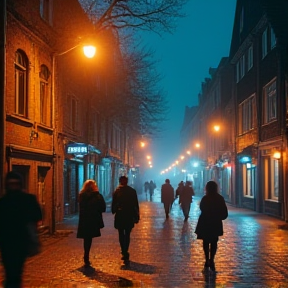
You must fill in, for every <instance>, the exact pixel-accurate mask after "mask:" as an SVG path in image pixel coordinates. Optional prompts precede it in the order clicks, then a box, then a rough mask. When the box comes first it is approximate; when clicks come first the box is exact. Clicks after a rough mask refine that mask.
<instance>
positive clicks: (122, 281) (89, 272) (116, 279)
mask: <svg viewBox="0 0 288 288" xmlns="http://www.w3.org/2000/svg"><path fill="white" fill-rule="evenodd" d="M76 270H77V271H79V272H81V273H82V274H83V275H85V276H86V277H88V278H89V279H91V280H96V281H98V282H100V283H102V284H105V287H108V288H109V287H110V288H112V287H133V286H134V287H137V284H136V283H135V282H134V283H133V281H131V280H129V279H126V278H123V277H120V276H117V275H112V274H109V273H105V272H102V271H98V270H96V269H95V268H94V267H92V266H82V267H79V268H78V269H76ZM134 284H135V285H134Z"/></svg>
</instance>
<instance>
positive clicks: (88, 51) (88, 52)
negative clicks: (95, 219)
mask: <svg viewBox="0 0 288 288" xmlns="http://www.w3.org/2000/svg"><path fill="white" fill-rule="evenodd" d="M82 44H83V43H79V44H77V45H76V46H73V47H72V48H70V49H68V50H66V51H63V52H60V53H53V54H52V77H51V78H52V80H51V81H52V83H51V94H52V95H51V96H52V109H51V110H52V116H51V117H52V128H53V132H52V138H53V140H52V141H53V152H54V154H55V155H56V157H55V158H54V159H55V160H54V161H53V178H54V179H55V181H54V184H53V187H52V199H53V203H52V206H53V209H52V231H53V232H54V231H55V224H56V223H55V209H54V207H55V202H54V201H55V199H56V197H55V195H56V191H57V190H58V187H57V186H58V183H59V181H58V180H57V179H58V174H57V172H56V171H58V168H57V167H58V163H59V162H58V161H57V159H58V157H57V155H58V149H57V147H58V143H57V134H56V133H57V127H56V122H57V119H56V112H55V111H56V101H57V99H56V85H55V83H56V72H55V70H56V57H59V56H62V55H65V54H67V53H69V52H70V51H72V50H74V49H76V48H78V47H80V46H81V45H82ZM83 52H84V55H85V56H86V57H88V58H92V57H94V55H95V53H96V47H94V46H92V45H88V46H87V45H86V46H84V47H83Z"/></svg>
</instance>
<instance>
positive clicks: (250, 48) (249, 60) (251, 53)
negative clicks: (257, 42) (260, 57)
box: [247, 46, 253, 71]
mask: <svg viewBox="0 0 288 288" xmlns="http://www.w3.org/2000/svg"><path fill="white" fill-rule="evenodd" d="M252 67H253V46H250V47H249V49H248V67H247V69H248V71H249V70H250V69H251V68H252Z"/></svg>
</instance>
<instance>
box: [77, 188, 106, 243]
mask: <svg viewBox="0 0 288 288" xmlns="http://www.w3.org/2000/svg"><path fill="white" fill-rule="evenodd" d="M105 211H106V203H105V201H104V198H103V196H102V195H101V194H100V193H99V192H98V191H94V192H91V191H87V192H83V193H80V195H79V222H78V230H77V238H94V237H99V236H101V233H100V229H101V228H103V227H104V222H103V218H102V213H103V212H105Z"/></svg>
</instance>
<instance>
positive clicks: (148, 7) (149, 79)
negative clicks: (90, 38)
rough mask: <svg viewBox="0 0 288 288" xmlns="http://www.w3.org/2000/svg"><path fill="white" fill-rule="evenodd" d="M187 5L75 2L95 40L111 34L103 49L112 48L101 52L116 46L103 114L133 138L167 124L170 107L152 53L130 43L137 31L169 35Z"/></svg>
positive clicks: (181, 1) (166, 0)
mask: <svg viewBox="0 0 288 288" xmlns="http://www.w3.org/2000/svg"><path fill="white" fill-rule="evenodd" d="M188 1H189V0H79V2H80V3H81V5H82V7H83V9H84V11H85V12H86V13H87V14H88V16H89V18H90V19H91V21H92V23H93V24H94V27H95V33H96V34H97V38H98V39H99V37H98V36H100V37H101V35H103V34H106V32H108V31H109V32H108V33H112V34H113V35H114V37H112V38H113V41H112V42H113V43H112V42H111V41H108V42H107V43H106V45H107V47H108V46H110V48H109V49H105V50H107V51H108V50H110V51H112V49H113V48H112V47H116V46H118V47H119V51H117V53H113V55H118V56H117V57H116V58H115V57H114V59H113V61H114V64H113V65H112V66H113V71H112V70H111V69H110V70H109V73H107V77H108V78H109V80H108V81H109V82H110V84H107V87H108V88H107V89H108V90H109V97H106V99H105V103H104V104H105V105H104V106H105V107H106V109H105V108H104V109H105V115H107V117H109V118H111V117H112V118H114V119H117V118H118V119H119V120H120V121H121V123H123V124H125V127H128V128H129V130H130V131H131V132H132V131H133V133H134V134H135V135H137V134H141V135H145V136H146V137H151V136H152V135H153V136H154V137H155V135H158V133H159V132H160V131H161V124H162V122H163V121H165V120H167V118H166V117H167V112H168V102H167V100H166V95H165V92H164V91H163V90H162V89H161V88H160V87H159V81H160V80H161V77H160V75H159V74H158V73H157V71H156V64H157V62H156V61H155V60H153V51H151V50H147V49H144V48H143V49H142V48H140V49H139V47H140V45H135V42H134V43H133V41H135V39H134V37H133V36H134V35H135V32H136V31H138V30H142V31H143V30H147V31H152V32H155V33H157V34H159V35H161V34H162V33H163V32H164V33H165V32H166V33H167V32H168V33H172V32H173V30H174V28H175V27H176V20H177V19H178V18H179V17H184V16H185V14H184V13H183V12H182V11H183V7H184V5H185V4H186V3H187V2H188ZM112 38H110V39H112ZM115 40H116V41H118V42H117V45H115V44H116V43H115ZM100 42H102V44H103V41H100ZM109 42H110V43H109ZM131 47H132V48H131ZM110 55H112V54H110ZM115 62H118V63H115ZM112 66H110V67H112ZM106 93H108V92H107V90H106ZM112 95H113V96H112Z"/></svg>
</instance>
